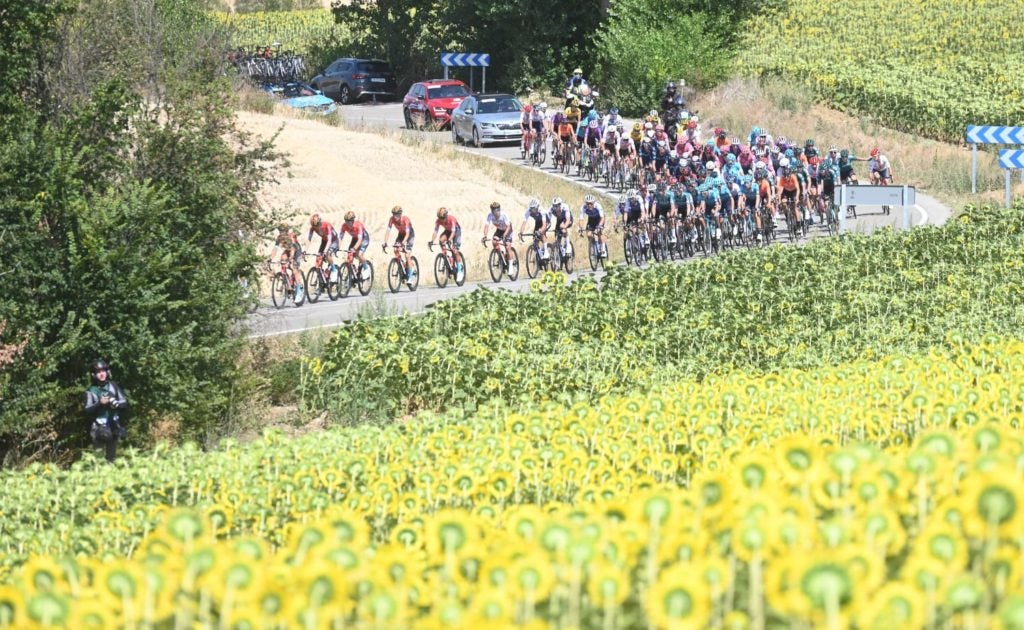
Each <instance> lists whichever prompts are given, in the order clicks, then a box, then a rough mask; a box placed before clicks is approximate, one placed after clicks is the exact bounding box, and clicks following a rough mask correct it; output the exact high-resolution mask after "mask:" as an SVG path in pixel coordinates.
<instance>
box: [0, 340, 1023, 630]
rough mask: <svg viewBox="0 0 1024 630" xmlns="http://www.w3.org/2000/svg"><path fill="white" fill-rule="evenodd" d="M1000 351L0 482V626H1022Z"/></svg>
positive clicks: (961, 347)
mask: <svg viewBox="0 0 1024 630" xmlns="http://www.w3.org/2000/svg"><path fill="white" fill-rule="evenodd" d="M1022 420H1024V343H1022V342H1020V341H1015V340H1008V339H1003V338H999V337H996V336H988V337H986V338H985V339H983V340H982V341H981V342H980V343H976V344H966V343H964V342H963V340H962V339H959V338H958V337H956V336H950V337H949V338H948V339H947V340H946V342H945V343H944V344H943V345H942V346H941V347H939V348H936V349H933V350H932V351H930V352H928V353H926V354H921V355H916V356H899V355H887V356H884V357H880V358H878V359H877V360H874V361H855V362H851V363H844V364H841V365H838V366H834V367H828V368H821V369H809V370H800V369H794V370H780V371H778V372H774V373H771V374H766V375H761V376H754V375H750V374H748V373H745V372H732V373H730V374H727V375H723V376H713V377H709V378H706V379H704V380H703V381H702V382H697V381H679V382H676V383H674V384H672V385H667V386H663V387H658V388H654V389H652V390H649V391H644V392H637V393H633V394H628V395H609V396H604V397H601V398H598V399H594V400H592V401H589V402H577V403H574V404H571V405H561V404H556V403H548V404H546V405H543V406H539V407H536V408H533V409H529V410H524V411H522V412H511V411H504V410H502V409H501V408H499V407H497V406H490V407H487V408H485V409H482V410H481V411H480V412H479V413H477V414H475V415H474V416H473V417H470V418H466V417H461V415H459V414H450V415H445V416H435V417H429V416H427V417H421V418H420V419H419V420H418V421H417V422H414V423H406V424H392V425H390V426H388V427H386V428H373V427H367V426H364V427H359V428H356V429H351V430H346V431H329V432H327V433H324V434H318V435H311V436H307V437H305V438H300V439H296V440H286V439H283V438H282V437H281V436H280V435H278V434H273V433H270V434H267V435H266V436H265V437H264V438H263V439H262V440H259V441H257V442H256V443H254V444H250V445H247V446H244V447H243V446H230V447H228V448H227V449H225V450H224V451H223V452H217V453H210V454H201V453H198V452H197V451H195V450H194V449H179V450H172V451H167V452H157V453H153V454H150V455H147V456H137V457H135V458H133V459H130V460H128V461H127V462H126V463H125V464H124V465H122V466H118V467H107V466H102V465H97V463H95V462H94V461H92V460H89V461H85V462H80V463H78V464H75V465H74V466H73V467H72V468H71V469H70V470H67V471H60V470H57V469H54V468H49V467H46V466H41V465H35V466H32V467H30V468H29V469H27V470H26V471H24V472H22V473H18V474H6V475H5V476H4V477H3V483H2V485H0V497H2V499H3V501H2V503H0V505H3V506H4V507H3V513H2V520H0V554H2V556H0V558H2V566H3V571H2V573H0V583H2V584H4V585H3V586H0V625H2V626H4V627H27V626H35V627H69V628H108V627H124V626H130V627H224V628H264V627H308V628H320V627H324V628H328V627H330V628H335V627H355V628H407V627H417V628H483V627H500V628H511V627H523V628H627V627H628V628H645V627H646V628H701V627H729V628H748V627H754V628H763V627H803V628H812V627H814V628H846V627H851V626H856V627H859V628H878V627H906V628H922V627H933V628H961V627H963V628H982V627H994V626H997V625H998V626H1000V627H1006V628H1021V627H1024V439H1022V436H1021V433H1020V429H1021V423H1022Z"/></svg>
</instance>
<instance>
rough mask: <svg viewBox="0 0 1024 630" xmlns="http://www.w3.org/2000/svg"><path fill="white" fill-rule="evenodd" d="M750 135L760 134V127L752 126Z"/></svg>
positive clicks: (756, 135)
mask: <svg viewBox="0 0 1024 630" xmlns="http://www.w3.org/2000/svg"><path fill="white" fill-rule="evenodd" d="M750 135H752V136H754V137H755V138H756V137H758V136H759V135H761V128H760V127H754V128H753V129H751V130H750Z"/></svg>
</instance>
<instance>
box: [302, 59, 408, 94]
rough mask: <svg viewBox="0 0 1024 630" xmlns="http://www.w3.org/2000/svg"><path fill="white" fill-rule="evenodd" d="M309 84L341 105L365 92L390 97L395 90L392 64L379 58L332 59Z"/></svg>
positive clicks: (396, 84)
mask: <svg viewBox="0 0 1024 630" xmlns="http://www.w3.org/2000/svg"><path fill="white" fill-rule="evenodd" d="M309 84H310V85H312V86H313V87H314V88H316V89H318V90H322V91H323V93H324V94H325V95H327V96H330V97H331V98H333V99H334V100H336V101H338V102H339V103H341V104H342V105H348V104H349V103H355V102H357V101H359V100H361V99H364V98H366V97H368V96H372V97H374V98H377V97H380V98H382V99H384V100H391V99H394V98H395V95H396V93H397V91H398V87H397V86H398V83H397V81H396V80H395V73H394V72H393V71H392V70H391V64H389V63H388V62H386V61H384V60H382V59H354V58H352V57H343V58H341V59H335V60H334V61H333V62H332V63H331V65H329V66H327V69H326V70H324V71H323V72H322V73H321V74H318V75H316V76H315V77H313V78H312V79H311V80H310V82H309Z"/></svg>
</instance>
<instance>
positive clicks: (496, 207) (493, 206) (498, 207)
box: [491, 201, 501, 212]
mask: <svg viewBox="0 0 1024 630" xmlns="http://www.w3.org/2000/svg"><path fill="white" fill-rule="evenodd" d="M498 210H501V204H500V203H498V202H497V201H492V202H491V211H492V212H497V211H498Z"/></svg>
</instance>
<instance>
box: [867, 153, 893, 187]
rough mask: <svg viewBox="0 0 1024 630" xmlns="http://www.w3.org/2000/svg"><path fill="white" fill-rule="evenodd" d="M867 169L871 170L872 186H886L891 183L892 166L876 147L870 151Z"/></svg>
mask: <svg viewBox="0 0 1024 630" xmlns="http://www.w3.org/2000/svg"><path fill="white" fill-rule="evenodd" d="M868 168H869V169H870V170H871V183H872V184H880V185H882V186H888V185H889V184H891V183H892V166H891V165H890V164H889V158H887V157H885V156H884V155H882V154H881V153H879V151H878V147H875V148H873V149H871V159H870V160H868Z"/></svg>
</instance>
